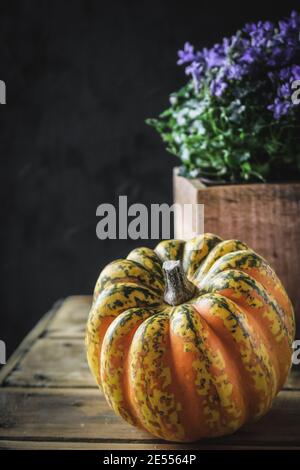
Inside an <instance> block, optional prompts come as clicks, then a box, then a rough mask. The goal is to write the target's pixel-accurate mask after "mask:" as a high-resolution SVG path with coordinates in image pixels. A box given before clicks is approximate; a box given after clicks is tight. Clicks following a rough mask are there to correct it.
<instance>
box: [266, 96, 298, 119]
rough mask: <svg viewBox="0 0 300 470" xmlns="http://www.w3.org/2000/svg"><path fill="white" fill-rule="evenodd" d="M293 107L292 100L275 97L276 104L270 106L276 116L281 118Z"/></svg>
mask: <svg viewBox="0 0 300 470" xmlns="http://www.w3.org/2000/svg"><path fill="white" fill-rule="evenodd" d="M291 107H292V102H288V101H281V100H280V99H279V98H275V101H274V104H270V105H269V106H268V109H269V111H273V114H274V118H275V119H277V120H278V119H280V118H282V117H283V116H286V115H287V114H288V112H289V110H290V108H291Z"/></svg>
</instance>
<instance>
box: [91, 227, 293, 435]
mask: <svg viewBox="0 0 300 470" xmlns="http://www.w3.org/2000/svg"><path fill="white" fill-rule="evenodd" d="M294 334H295V323H294V314H293V308H292V305H291V302H290V300H289V298H288V296H287V294H286V292H285V290H284V288H283V286H282V284H281V282H280V280H279V279H278V277H277V276H276V274H275V273H274V271H273V270H272V268H271V267H270V266H269V265H268V263H267V262H266V261H265V260H264V259H263V258H262V257H260V256H259V255H258V254H256V253H255V252H254V251H252V250H251V249H250V248H249V247H248V246H247V245H246V244H245V243H242V242H240V241H238V240H226V241H222V240H221V239H220V238H219V237H217V236H216V235H213V234H204V235H201V236H197V237H196V238H194V239H192V240H190V241H187V242H185V241H182V240H167V241H163V242H161V243H159V244H158V245H157V247H156V248H155V250H151V249H149V248H137V249H135V250H133V251H132V252H131V253H130V254H129V255H128V257H127V259H120V260H117V261H114V262H112V263H110V264H109V265H108V266H106V267H105V268H104V270H103V271H102V272H101V274H100V277H99V279H98V281H97V283H96V287H95V291H94V301H93V305H92V308H91V311H90V314H89V319H88V324H87V334H86V346H87V357H88V362H89V366H90V368H91V371H92V373H93V375H94V377H95V379H96V381H97V383H98V384H99V386H101V387H102V390H103V393H104V395H105V397H106V399H107V401H108V402H109V404H110V406H111V407H112V408H113V410H114V411H115V413H117V414H118V415H119V416H121V417H122V418H124V419H125V420H126V421H128V422H129V423H131V424H133V425H135V426H138V427H140V428H142V429H145V430H147V431H149V432H150V433H152V434H153V435H154V436H157V437H160V438H163V439H166V440H171V441H195V440H198V439H200V438H202V437H212V436H220V435H224V434H229V433H232V432H234V431H235V430H236V429H238V428H239V427H240V426H242V425H243V424H244V423H245V422H247V421H250V420H256V419H258V418H260V417H261V416H262V415H264V414H265V413H266V412H267V411H268V409H269V408H270V407H271V405H272V402H273V400H274V397H275V396H276V394H277V393H278V391H279V390H280V388H281V387H282V386H283V384H284V382H285V380H286V378H287V375H288V372H289V369H290V366H291V355H292V342H293V339H294Z"/></svg>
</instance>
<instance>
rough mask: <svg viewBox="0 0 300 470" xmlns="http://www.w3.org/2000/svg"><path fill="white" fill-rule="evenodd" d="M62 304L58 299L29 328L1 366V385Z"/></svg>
mask: <svg viewBox="0 0 300 470" xmlns="http://www.w3.org/2000/svg"><path fill="white" fill-rule="evenodd" d="M61 304H62V301H61V300H58V301H57V302H56V303H55V304H54V306H53V307H52V309H51V310H50V311H49V312H48V313H46V314H45V315H44V316H43V317H42V318H41V320H40V321H39V322H38V323H37V325H36V326H35V327H34V328H33V330H31V331H30V332H29V333H28V335H27V336H25V338H24V339H23V341H22V342H21V344H20V346H19V347H18V348H17V349H16V350H15V352H14V353H13V354H12V355H11V357H10V358H9V360H8V362H7V364H6V365H5V366H4V367H2V369H1V370H0V386H1V385H3V383H4V381H5V379H6V377H7V376H8V375H9V374H10V372H11V371H12V370H13V369H14V368H15V367H16V366H17V364H18V363H19V362H20V360H21V359H22V357H23V356H24V354H26V353H27V352H28V350H29V349H30V347H31V345H32V344H33V343H34V342H35V341H36V339H37V338H39V337H40V336H41V335H42V334H43V332H44V331H45V329H46V327H47V325H48V323H49V322H50V321H51V319H52V318H53V317H54V316H55V313H56V311H57V310H58V308H59V307H60V305H61Z"/></svg>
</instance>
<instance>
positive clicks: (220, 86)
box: [210, 80, 228, 97]
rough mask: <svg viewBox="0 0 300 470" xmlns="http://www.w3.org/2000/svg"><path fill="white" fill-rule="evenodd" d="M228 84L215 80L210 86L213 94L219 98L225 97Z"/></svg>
mask: <svg viewBox="0 0 300 470" xmlns="http://www.w3.org/2000/svg"><path fill="white" fill-rule="evenodd" d="M227 86H228V85H227V83H226V82H224V81H223V80H213V81H212V82H211V85H210V91H211V94H212V95H214V96H217V97H220V96H222V95H223V93H224V91H225V90H226V88H227Z"/></svg>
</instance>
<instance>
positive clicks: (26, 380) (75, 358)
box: [4, 337, 96, 388]
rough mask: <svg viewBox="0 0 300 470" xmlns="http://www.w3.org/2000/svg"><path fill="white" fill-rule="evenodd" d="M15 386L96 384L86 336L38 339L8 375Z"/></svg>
mask: <svg viewBox="0 0 300 470" xmlns="http://www.w3.org/2000/svg"><path fill="white" fill-rule="evenodd" d="M4 384H5V385H6V386H13V387H74V388H75V387H93V388H96V384H95V381H94V378H93V377H92V374H91V373H90V370H89V367H88V364H87V360H86V353H85V347H84V341H83V339H64V340H62V339H54V338H47V337H46V338H40V339H38V340H37V341H36V342H35V343H34V344H33V345H32V347H31V349H30V350H29V351H28V352H27V354H26V355H25V356H24V357H23V358H22V360H21V361H20V363H19V364H18V366H17V367H16V368H15V369H14V370H13V371H12V372H11V374H10V375H8V376H7V378H6V380H5V382H4Z"/></svg>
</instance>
